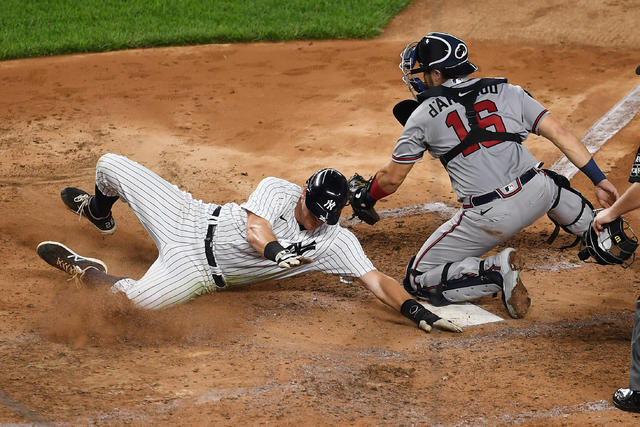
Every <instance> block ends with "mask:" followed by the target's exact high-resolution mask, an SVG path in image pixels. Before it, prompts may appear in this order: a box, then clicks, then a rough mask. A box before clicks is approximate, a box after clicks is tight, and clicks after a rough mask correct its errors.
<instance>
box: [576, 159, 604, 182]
mask: <svg viewBox="0 0 640 427" xmlns="http://www.w3.org/2000/svg"><path fill="white" fill-rule="evenodd" d="M580 170H581V171H582V173H583V174H585V175H587V177H588V178H589V179H590V180H591V182H593V185H598V184H599V183H600V181H602V180H604V179H607V177H606V176H604V174H603V173H602V171H601V170H600V168H599V167H598V165H596V162H595V161H594V160H593V157H592V158H591V160H589V161H588V162H587V164H586V165H584V166H583V167H581V168H580Z"/></svg>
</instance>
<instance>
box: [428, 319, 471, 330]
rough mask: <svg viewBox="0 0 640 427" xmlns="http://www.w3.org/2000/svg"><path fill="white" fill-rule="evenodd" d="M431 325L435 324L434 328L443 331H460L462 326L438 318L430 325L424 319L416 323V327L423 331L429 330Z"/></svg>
mask: <svg viewBox="0 0 640 427" xmlns="http://www.w3.org/2000/svg"><path fill="white" fill-rule="evenodd" d="M432 326H435V327H436V328H438V329H441V330H443V331H449V332H462V328H461V327H460V326H458V325H456V324H455V323H453V322H452V321H450V320H447V319H442V318H441V319H438V320H436V321H435V322H433V323H432V324H431V325H430V324H429V323H428V322H427V321H426V320H421V321H420V323H418V328H420V329H422V330H423V331H425V332H431V328H432Z"/></svg>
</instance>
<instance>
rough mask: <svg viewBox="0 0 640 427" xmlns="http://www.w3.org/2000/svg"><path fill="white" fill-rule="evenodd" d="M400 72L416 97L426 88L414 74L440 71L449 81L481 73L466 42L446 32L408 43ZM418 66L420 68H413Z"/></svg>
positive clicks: (432, 34)
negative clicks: (416, 94)
mask: <svg viewBox="0 0 640 427" xmlns="http://www.w3.org/2000/svg"><path fill="white" fill-rule="evenodd" d="M400 57H401V58H402V60H401V61H400V70H402V74H403V77H402V80H403V81H404V82H405V83H406V84H407V86H409V90H410V91H411V93H412V94H413V93H414V91H415V92H417V93H420V92H423V91H424V90H426V89H427V87H426V86H425V84H424V83H423V82H422V80H420V79H419V78H418V77H411V76H412V75H413V74H417V73H423V72H429V71H431V70H434V69H438V70H440V71H441V72H442V74H443V75H444V76H445V77H446V78H457V77H462V76H466V75H469V74H471V73H473V72H475V71H477V70H478V67H476V66H475V65H474V64H473V63H472V62H471V61H469V50H468V49H467V45H466V44H465V42H463V41H462V40H460V39H459V38H457V37H456V36H453V35H451V34H447V33H429V34H427V35H426V36H424V37H423V38H422V40H420V41H419V42H412V43H409V44H408V45H407V46H406V47H405V48H404V50H403V51H402V53H401V54H400ZM416 64H419V65H420V67H418V68H414V66H415V65H416Z"/></svg>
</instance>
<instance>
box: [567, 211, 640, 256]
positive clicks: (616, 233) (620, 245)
mask: <svg viewBox="0 0 640 427" xmlns="http://www.w3.org/2000/svg"><path fill="white" fill-rule="evenodd" d="M591 224H593V222H592V223H591ZM603 228H604V229H603V230H602V231H601V232H600V234H599V235H598V234H596V232H595V230H594V229H593V227H591V226H590V227H589V229H588V230H587V231H586V232H585V233H584V235H583V236H582V239H583V242H584V245H585V247H584V248H583V249H582V250H581V251H580V252H579V253H578V258H580V259H581V260H582V261H585V260H587V259H588V258H589V256H591V257H593V258H594V259H595V260H596V262H597V263H598V264H604V265H611V264H619V265H621V266H622V267H624V268H627V267H629V266H630V265H631V264H633V262H634V261H635V259H636V254H635V250H636V249H637V248H638V238H637V237H636V234H635V233H634V232H633V229H631V227H630V226H629V223H628V222H627V221H626V220H625V219H624V218H622V217H621V216H619V217H618V218H616V219H615V220H613V221H612V222H610V223H608V224H604V225H603ZM630 258H631V260H630V261H629V259H630Z"/></svg>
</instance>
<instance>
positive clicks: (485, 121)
mask: <svg viewBox="0 0 640 427" xmlns="http://www.w3.org/2000/svg"><path fill="white" fill-rule="evenodd" d="M473 109H474V110H476V114H477V116H478V126H480V127H481V128H483V129H487V128H488V127H489V126H494V127H495V131H494V132H506V131H507V130H506V128H505V127H504V123H503V122H502V118H501V117H500V116H499V115H497V114H489V115H488V116H486V117H483V118H480V113H481V112H483V111H486V112H488V113H495V112H496V111H498V107H496V104H495V103H494V102H493V101H490V100H488V99H487V100H484V101H480V102H478V103H476V104H474V105H473ZM446 124H447V126H449V127H450V128H453V130H454V131H455V132H456V135H457V136H458V138H459V139H460V141H461V142H462V140H464V139H465V137H466V136H467V133H468V131H467V129H466V128H465V127H464V124H463V123H462V119H460V115H459V114H458V112H457V111H456V110H454V111H452V112H450V113H449V114H448V115H447V120H446ZM501 142H504V141H484V142H481V143H480V144H482V145H483V146H485V147H492V146H494V145H497V144H500V143H501ZM479 149H480V146H479V145H478V144H473V145H470V146H469V147H467V148H465V149H464V150H463V151H462V155H463V156H468V155H469V154H471V153H473V152H474V151H477V150H479Z"/></svg>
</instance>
